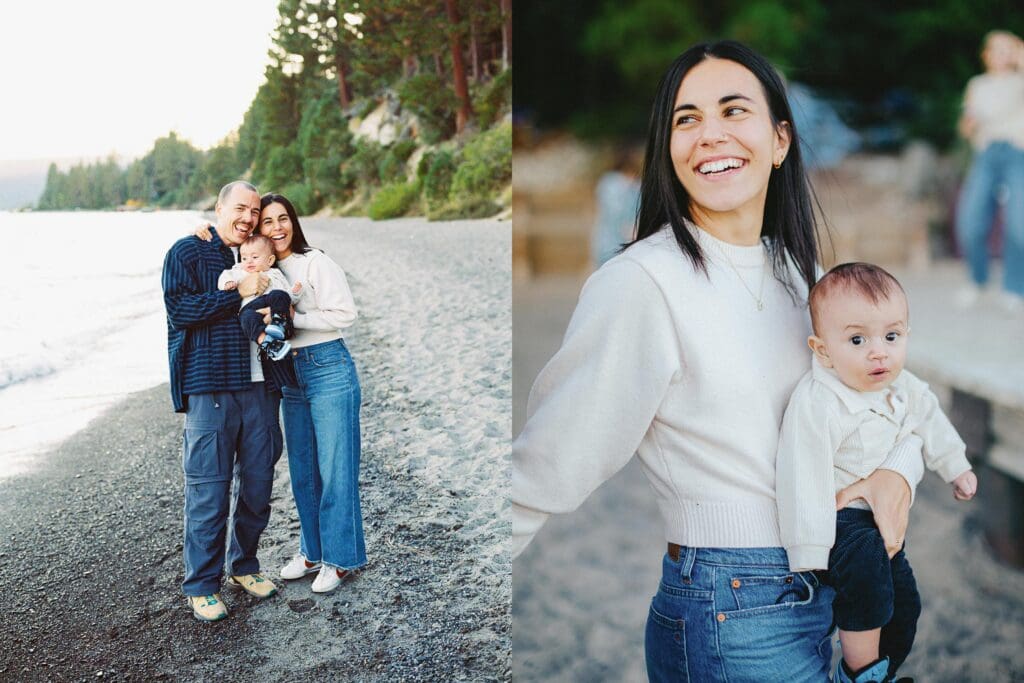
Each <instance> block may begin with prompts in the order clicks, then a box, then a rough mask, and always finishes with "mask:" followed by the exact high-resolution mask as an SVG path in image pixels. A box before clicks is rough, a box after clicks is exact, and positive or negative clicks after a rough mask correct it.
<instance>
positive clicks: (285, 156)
mask: <svg viewBox="0 0 1024 683" xmlns="http://www.w3.org/2000/svg"><path fill="white" fill-rule="evenodd" d="M503 5H504V7H505V10H504V11H503V10H502V6H503ZM510 7H511V3H508V2H491V1H489V0H455V2H454V8H453V9H454V10H455V12H456V14H457V15H458V16H457V17H456V18H457V21H451V17H450V16H449V15H448V13H447V12H446V2H445V0H375V1H374V2H372V3H366V2H358V1H355V0H282V1H281V2H280V3H279V6H278V11H279V17H278V25H277V28H276V30H275V32H274V35H273V47H272V48H271V50H270V57H271V63H270V65H269V66H268V67H267V69H266V71H265V76H266V82H265V83H264V84H263V85H262V86H261V87H260V89H259V91H258V92H257V94H256V96H255V98H254V99H253V101H252V103H251V105H250V106H249V109H248V111H247V112H246V113H245V115H244V117H243V119H242V122H241V125H240V126H239V128H238V130H237V131H236V132H234V133H232V134H231V135H230V136H229V137H227V138H226V139H225V140H224V141H223V142H222V143H220V144H219V145H217V146H216V147H214V148H212V149H210V150H206V151H203V150H198V149H196V148H194V147H193V146H192V145H191V144H190V143H189V142H188V141H187V140H182V139H180V138H179V137H178V136H177V134H176V133H174V132H171V133H169V134H168V135H167V136H166V137H163V138H160V139H158V140H156V141H155V142H154V144H153V149H152V150H151V151H150V152H149V153H147V154H146V155H145V156H144V157H142V158H141V159H137V160H135V161H133V162H132V163H131V164H130V165H129V166H128V167H127V168H125V169H121V168H120V167H119V166H118V165H117V163H116V162H115V161H114V160H113V159H107V160H105V161H102V162H96V163H93V164H80V165H77V166H74V167H73V168H71V169H69V170H68V171H66V172H62V171H60V170H59V169H58V168H57V167H56V166H55V165H51V167H50V169H49V173H48V176H47V182H46V187H45V189H44V191H43V194H42V196H41V197H40V199H39V201H38V203H37V208H38V209H47V210H54V209H107V208H114V207H117V206H120V205H123V204H125V203H126V202H131V203H132V204H134V205H136V206H145V205H148V206H156V207H179V208H181V207H190V206H206V205H209V203H210V201H211V198H212V197H214V196H215V195H216V193H217V191H218V190H219V189H220V188H221V187H222V186H223V185H224V184H225V183H227V182H230V181H231V180H234V179H237V178H245V179H247V180H250V181H251V182H253V183H254V184H256V185H257V187H259V188H260V189H261V190H262V191H265V192H266V191H274V192H281V193H282V194H284V195H285V196H287V197H288V198H289V199H291V200H292V201H293V202H294V203H295V205H296V208H297V209H299V211H300V212H301V213H303V214H309V213H313V212H315V211H317V210H319V209H320V208H322V207H324V206H335V207H344V208H345V210H346V211H347V212H349V213H362V212H368V213H369V214H370V215H371V216H374V217H380V218H386V217H391V216H396V215H403V214H406V213H421V214H425V213H427V212H428V211H429V210H430V209H431V207H436V206H442V205H443V206H445V207H447V208H448V209H449V214H451V212H452V211H454V213H455V214H458V213H459V209H458V207H459V206H462V205H463V204H467V205H468V204H473V206H472V211H470V210H469V209H467V215H468V214H473V215H476V214H478V213H479V211H480V208H479V206H478V204H479V203H480V202H479V200H480V199H485V200H487V201H491V206H492V208H494V209H495V211H496V210H498V209H499V207H498V206H497V205H496V204H494V202H493V201H492V200H493V199H494V198H495V197H498V196H500V194H501V192H502V190H503V189H504V186H499V185H498V184H496V182H497V181H495V180H494V178H502V179H503V181H502V182H503V183H504V185H507V184H508V183H509V182H510V180H511V145H512V141H511V127H510V125H509V124H508V123H507V122H506V121H505V119H506V118H507V117H508V116H509V115H510V113H511V59H510V54H509V52H508V51H507V46H506V42H507V41H506V37H507V36H508V29H511V18H510V15H509V11H510ZM346 16H350V17H351V16H355V17H358V19H359V21H356V22H352V21H347V20H346V18H345V17H346ZM455 39H457V40H458V41H459V43H460V45H461V48H462V49H461V50H460V55H461V56H462V58H463V61H464V63H465V68H464V70H463V71H464V73H465V79H466V82H467V92H468V94H469V96H470V97H471V98H472V99H471V103H470V104H471V108H470V111H469V121H468V125H467V126H466V127H465V129H464V130H462V131H460V132H458V134H456V122H457V112H458V110H459V108H460V106H461V102H460V100H459V98H458V97H457V95H456V87H455V84H456V82H457V80H458V77H457V73H458V70H457V69H456V67H455V64H454V58H453V52H452V44H453V40H455ZM215 77H216V76H215V75H214V74H211V78H215ZM381 103H385V104H386V105H387V107H388V109H389V111H391V112H392V113H394V114H396V115H397V116H398V117H399V119H398V120H399V121H402V122H406V123H407V125H405V126H404V128H403V129H402V130H401V131H400V132H399V135H398V138H397V139H396V140H395V141H394V142H392V143H390V144H388V145H387V146H384V145H381V144H379V143H378V142H375V141H373V140H370V139H366V138H357V137H355V136H354V135H353V134H352V132H350V129H349V124H350V121H352V120H353V119H355V118H363V117H365V116H366V115H367V114H368V113H370V112H371V111H373V110H374V109H376V108H377V107H378V105H380V104H381ZM409 115H412V117H415V121H417V122H418V125H413V124H412V121H413V118H412V117H410V116H409ZM478 140H485V141H486V142H478ZM421 148H422V149H423V152H422V153H421V157H422V158H435V157H436V158H444V159H446V160H447V163H448V164H450V165H453V167H452V168H450V169H449V168H448V167H447V166H445V167H444V168H445V169H446V170H444V172H443V173H442V172H441V171H440V170H436V171H435V172H434V174H433V175H431V176H430V178H429V183H424V182H422V180H421V177H420V176H421V174H418V173H416V170H415V168H410V166H411V164H410V163H409V162H410V158H411V157H412V156H413V155H414V154H416V153H417V151H418V150H420V149H421ZM463 150H465V151H466V153H465V154H464V153H463ZM463 163H464V164H466V165H467V168H466V169H463V168H462V167H461V164H463ZM496 163H500V164H504V166H503V167H502V168H500V169H495V168H486V169H484V168H481V164H496ZM420 166H422V163H421V164H420ZM417 168H418V166H417ZM438 169H441V166H438ZM460 172H461V173H462V177H464V178H465V180H463V181H460V182H459V184H458V185H457V189H456V185H455V184H453V182H452V178H453V177H454V176H456V175H457V174H458V173H460Z"/></svg>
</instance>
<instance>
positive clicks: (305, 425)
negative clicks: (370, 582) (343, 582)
mask: <svg viewBox="0 0 1024 683" xmlns="http://www.w3.org/2000/svg"><path fill="white" fill-rule="evenodd" d="M292 361H293V362H294V365H295V379H296V381H297V386H285V387H283V388H282V390H281V393H282V394H283V397H284V398H283V401H282V406H283V413H284V431H285V440H286V441H287V443H288V471H289V472H290V473H291V479H292V494H293V495H294V496H295V506H296V508H298V512H299V522H300V523H301V526H302V530H301V540H300V550H301V551H302V554H303V555H305V557H306V559H307V560H309V561H311V562H318V561H323V562H324V563H325V564H328V565H331V566H334V567H339V568H343V569H355V568H357V567H361V566H362V565H364V564H366V545H365V542H364V540H363V516H362V512H361V510H360V507H359V455H360V436H359V404H360V401H361V393H360V390H359V376H358V375H357V374H356V368H355V365H354V364H353V363H352V357H351V356H350V355H349V352H348V349H347V348H346V347H345V343H344V342H343V341H341V340H340V339H338V340H335V341H329V342H323V343H322V344H314V345H313V346H306V347H302V348H299V349H295V351H294V352H293V354H292Z"/></svg>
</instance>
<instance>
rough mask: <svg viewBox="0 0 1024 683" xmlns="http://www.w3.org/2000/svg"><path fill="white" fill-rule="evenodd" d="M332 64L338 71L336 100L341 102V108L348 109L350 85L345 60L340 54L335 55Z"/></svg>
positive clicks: (350, 100)
mask: <svg viewBox="0 0 1024 683" xmlns="http://www.w3.org/2000/svg"><path fill="white" fill-rule="evenodd" d="M334 66H335V67H336V68H337V71H338V102H339V104H341V108H342V109H348V107H349V105H350V104H352V91H351V86H349V84H348V79H347V75H348V74H347V73H346V71H347V70H346V68H345V61H344V60H343V59H342V58H341V55H335V57H334Z"/></svg>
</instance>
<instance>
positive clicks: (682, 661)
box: [644, 598, 690, 682]
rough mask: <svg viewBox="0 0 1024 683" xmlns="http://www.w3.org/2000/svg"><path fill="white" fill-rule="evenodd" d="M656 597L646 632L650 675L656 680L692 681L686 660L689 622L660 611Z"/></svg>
mask: <svg viewBox="0 0 1024 683" xmlns="http://www.w3.org/2000/svg"><path fill="white" fill-rule="evenodd" d="M656 600H657V598H655V600H654V601H652V603H651V608H650V610H649V611H648V615H647V627H646V629H645V633H644V653H645V658H646V661H647V677H648V678H649V679H650V680H651V681H652V682H660V681H684V682H685V681H689V680H690V673H689V667H688V666H687V659H686V622H685V621H684V620H683V619H682V618H676V619H674V618H672V617H669V616H667V615H665V614H662V613H661V612H659V611H658V610H657V609H656V608H655V606H654V602H655V601H656Z"/></svg>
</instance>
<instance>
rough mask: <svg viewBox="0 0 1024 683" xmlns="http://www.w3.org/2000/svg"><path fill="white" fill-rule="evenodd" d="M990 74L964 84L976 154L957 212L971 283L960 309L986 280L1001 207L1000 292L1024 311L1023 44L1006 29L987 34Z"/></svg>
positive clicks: (965, 129)
mask: <svg viewBox="0 0 1024 683" xmlns="http://www.w3.org/2000/svg"><path fill="white" fill-rule="evenodd" d="M981 60H982V62H983V63H984V65H985V72H984V73H982V74H979V75H977V76H974V77H973V78H971V80H970V81H968V83H967V89H966V92H965V94H964V108H963V114H962V115H961V117H960V122H959V132H960V135H962V136H963V137H964V138H966V139H967V140H968V141H969V142H970V143H971V147H972V148H973V150H974V153H975V156H974V160H973V162H972V163H971V168H970V170H969V171H968V173H967V179H966V180H965V181H964V185H963V189H962V190H961V192H960V202H959V204H958V206H957V213H956V233H957V238H958V239H959V241H960V245H961V247H962V248H963V250H964V255H965V257H966V259H967V264H968V267H969V270H970V276H971V280H972V284H971V285H969V286H968V287H967V288H965V289H964V290H963V291H961V292H960V294H959V295H958V298H957V303H958V304H960V305H961V306H969V305H971V304H973V303H974V302H975V301H977V299H978V297H979V296H980V294H981V288H983V287H984V286H985V284H986V283H987V282H988V261H989V247H988V238H989V235H990V234H991V232H992V227H993V223H994V220H995V216H996V211H997V209H998V208H999V204H1000V203H1002V204H1003V217H1004V225H1005V231H1004V239H1003V270H1004V272H1003V292H1002V294H1001V296H1000V301H1001V302H1002V303H1003V305H1004V306H1005V307H1006V308H1007V309H1008V310H1013V311H1024V42H1022V41H1021V39H1020V38H1018V37H1017V36H1016V35H1014V34H1013V33H1010V32H1008V31H992V32H990V33H989V34H988V35H986V36H985V41H984V47H983V49H982V51H981Z"/></svg>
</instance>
